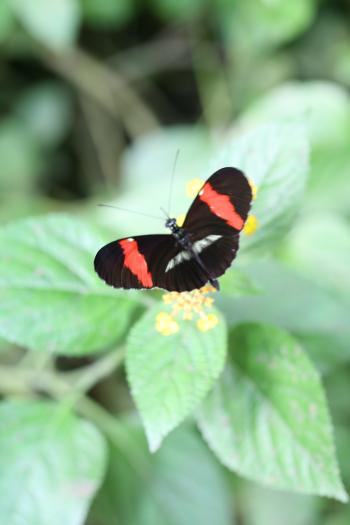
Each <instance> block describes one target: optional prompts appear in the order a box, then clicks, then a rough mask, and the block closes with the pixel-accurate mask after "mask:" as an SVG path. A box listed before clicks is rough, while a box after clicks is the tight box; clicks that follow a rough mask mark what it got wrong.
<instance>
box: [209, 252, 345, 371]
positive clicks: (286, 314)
mask: <svg viewBox="0 0 350 525" xmlns="http://www.w3.org/2000/svg"><path fill="white" fill-rule="evenodd" d="M244 270H245V272H246V273H247V275H248V277H250V278H251V279H253V280H254V283H255V284H256V286H257V287H259V288H260V289H261V293H260V294H259V295H251V296H249V297H248V296H241V297H239V298H230V299H228V298H227V297H224V296H223V295H220V296H219V297H218V300H219V301H220V308H221V309H222V310H223V311H224V312H225V315H226V319H227V321H228V322H229V324H231V325H236V324H238V323H242V322H247V321H248V322H250V321H255V322H260V323H271V324H275V325H276V324H277V325H279V326H280V327H283V328H285V329H287V330H289V331H292V332H294V333H295V334H297V335H298V336H301V337H302V339H303V345H306V349H307V350H308V351H310V353H311V356H312V358H313V360H315V361H316V363H317V364H318V365H320V366H321V367H324V366H325V365H326V366H329V365H335V364H337V363H339V362H342V361H344V360H348V359H349V357H350V348H349V344H348V341H349V338H350V327H349V310H350V301H349V300H348V298H346V297H342V298H341V297H338V296H337V295H335V294H333V293H331V292H330V291H329V290H327V289H325V288H324V287H321V286H320V285H319V284H317V283H315V282H313V280H312V279H311V278H310V277H306V276H305V275H303V274H301V273H300V272H298V271H296V270H293V269H291V268H288V267H287V266H286V265H282V264H281V263H279V262H277V261H271V260H264V261H262V260H260V261H259V260H257V261H256V262H254V263H252V264H249V265H247V266H245V267H244Z"/></svg>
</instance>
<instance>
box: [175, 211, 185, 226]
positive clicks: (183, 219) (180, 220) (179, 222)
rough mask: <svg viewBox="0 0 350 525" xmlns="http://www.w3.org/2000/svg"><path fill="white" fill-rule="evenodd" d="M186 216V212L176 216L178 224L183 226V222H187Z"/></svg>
mask: <svg viewBox="0 0 350 525" xmlns="http://www.w3.org/2000/svg"><path fill="white" fill-rule="evenodd" d="M185 218H186V215H185V214H184V213H181V215H179V216H178V217H177V218H176V224H177V225H178V226H179V227H180V228H181V226H182V225H183V223H184V222H185Z"/></svg>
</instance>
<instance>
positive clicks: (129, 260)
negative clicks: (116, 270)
mask: <svg viewBox="0 0 350 525" xmlns="http://www.w3.org/2000/svg"><path fill="white" fill-rule="evenodd" d="M119 244H120V246H121V247H122V250H123V252H124V265H125V266H126V267H127V268H128V269H129V270H130V271H131V273H133V274H134V275H135V277H137V279H138V280H139V281H140V283H141V284H142V285H143V286H144V287H145V288H152V286H153V280H152V275H151V274H150V273H149V271H148V266H147V261H146V259H145V257H144V256H143V255H142V253H140V252H139V248H138V246H137V242H136V241H135V240H134V239H124V240H122V241H119Z"/></svg>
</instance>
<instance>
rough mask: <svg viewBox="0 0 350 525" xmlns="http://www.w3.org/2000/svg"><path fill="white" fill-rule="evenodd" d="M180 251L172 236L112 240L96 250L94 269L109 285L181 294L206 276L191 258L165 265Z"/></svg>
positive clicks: (194, 286) (203, 282)
mask: <svg viewBox="0 0 350 525" xmlns="http://www.w3.org/2000/svg"><path fill="white" fill-rule="evenodd" d="M181 252H182V249H181V247H179V246H178V245H177V243H176V241H175V239H174V237H173V236H172V235H141V236H137V237H132V238H131V237H130V238H126V239H119V240H118V241H113V242H111V243H109V244H107V245H106V246H104V247H103V248H101V249H100V250H99V252H98V253H97V255H96V257H95V261H94V266H95V270H96V272H97V274H98V275H99V276H100V277H101V278H102V279H103V280H104V281H105V282H106V283H107V284H109V285H110V286H114V287H115V288H125V289H131V288H136V289H142V288H155V287H157V288H163V289H166V290H169V291H179V292H180V291H185V290H193V289H195V288H200V287H201V286H203V285H204V284H205V283H206V282H207V281H208V276H207V274H206V273H205V272H203V270H202V269H201V268H200V267H199V266H198V264H197V263H196V262H195V261H193V260H191V259H184V260H182V262H181V264H180V265H174V266H173V267H172V266H171V265H169V262H170V261H172V260H174V259H176V257H177V256H178V255H179V254H180V253H181Z"/></svg>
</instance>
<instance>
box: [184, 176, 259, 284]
mask: <svg viewBox="0 0 350 525" xmlns="http://www.w3.org/2000/svg"><path fill="white" fill-rule="evenodd" d="M251 201H252V190H251V187H250V184H249V182H248V180H247V178H246V177H245V175H244V174H243V173H242V172H241V171H240V170H238V169H236V168H230V167H227V168H222V169H220V170H218V171H216V172H215V173H214V174H213V175H212V176H211V177H210V178H209V179H208V180H207V181H206V182H205V184H204V185H203V186H202V188H201V189H200V191H199V193H198V195H197V197H196V198H195V200H194V201H193V203H192V205H191V207H190V209H189V211H188V213H187V216H186V218H185V222H184V224H183V228H184V229H185V230H186V231H187V232H188V233H189V237H190V241H191V243H192V247H193V250H194V252H195V254H196V255H197V256H198V257H199V258H200V260H201V261H202V263H203V265H204V267H205V268H206V270H207V271H208V274H209V275H210V277H211V278H212V279H215V278H217V277H219V276H220V275H222V274H223V273H224V272H225V270H226V269H227V268H228V267H229V266H230V265H231V263H232V261H233V260H234V258H235V257H236V253H237V251H238V248H239V233H240V231H241V230H242V229H243V227H244V224H245V221H246V219H247V216H248V213H249V209H250V206H251Z"/></svg>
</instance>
